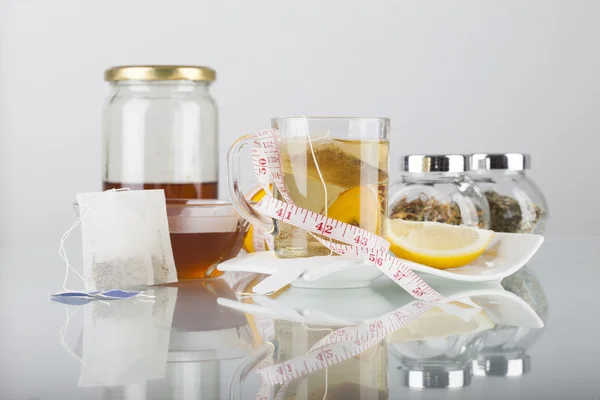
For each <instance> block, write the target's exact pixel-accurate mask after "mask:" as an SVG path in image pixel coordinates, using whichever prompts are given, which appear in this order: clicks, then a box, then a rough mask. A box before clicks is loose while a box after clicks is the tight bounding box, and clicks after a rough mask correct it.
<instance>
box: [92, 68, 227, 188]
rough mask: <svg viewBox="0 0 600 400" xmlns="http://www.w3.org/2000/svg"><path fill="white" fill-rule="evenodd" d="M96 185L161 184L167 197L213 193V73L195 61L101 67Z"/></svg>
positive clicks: (215, 178)
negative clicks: (104, 91) (104, 86)
mask: <svg viewBox="0 0 600 400" xmlns="http://www.w3.org/2000/svg"><path fill="white" fill-rule="evenodd" d="M104 78H105V80H106V81H108V82H109V83H110V93H109V95H108V98H107V99H106V102H105V105H104V113H103V187H104V190H107V189H113V188H122V187H128V188H130V189H134V190H135V189H164V191H165V195H166V197H167V198H187V199H211V198H217V195H218V185H217V181H218V163H219V160H218V154H219V148H218V133H217V130H218V117H217V115H218V114H217V105H216V102H215V100H214V98H213V97H212V95H211V94H210V91H209V87H210V84H211V83H212V82H214V80H215V78H216V72H215V71H214V70H213V69H211V68H208V67H202V66H176V65H159V66H156V65H154V66H142V65H137V66H120V67H113V68H110V69H108V70H106V71H105V73H104Z"/></svg>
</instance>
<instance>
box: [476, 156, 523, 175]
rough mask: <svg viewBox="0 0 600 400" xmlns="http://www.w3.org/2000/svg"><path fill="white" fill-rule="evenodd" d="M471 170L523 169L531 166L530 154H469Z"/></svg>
mask: <svg viewBox="0 0 600 400" xmlns="http://www.w3.org/2000/svg"><path fill="white" fill-rule="evenodd" d="M469 164H470V169H471V171H482V170H492V169H504V170H510V171H523V170H525V169H529V168H530V167H531V156H530V155H529V154H521V153H505V154H485V153H476V154H471V160H470V163H469Z"/></svg>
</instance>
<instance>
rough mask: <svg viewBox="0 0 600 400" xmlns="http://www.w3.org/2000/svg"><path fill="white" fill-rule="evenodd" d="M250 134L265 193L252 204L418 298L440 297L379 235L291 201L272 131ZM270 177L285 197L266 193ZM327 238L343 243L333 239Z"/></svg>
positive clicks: (258, 177) (254, 162)
mask: <svg viewBox="0 0 600 400" xmlns="http://www.w3.org/2000/svg"><path fill="white" fill-rule="evenodd" d="M254 135H255V140H254V145H253V146H252V161H253V165H254V173H255V175H256V177H257V179H258V181H259V182H260V184H261V185H262V187H263V188H264V189H265V191H266V193H267V195H266V196H265V197H263V199H262V200H261V201H260V202H259V203H258V204H257V205H256V206H255V209H256V210H257V211H258V212H260V213H261V214H263V215H267V216H269V217H271V218H274V219H276V220H279V221H282V222H285V223H288V224H290V225H293V226H296V227H298V228H301V229H303V230H305V231H308V232H311V233H312V234H313V236H314V237H315V238H317V239H318V240H319V241H320V242H321V243H322V244H323V245H324V246H326V247H328V248H329V249H331V250H332V251H333V252H335V253H337V254H342V255H343V254H346V255H353V256H356V257H357V258H361V259H364V260H366V261H368V262H370V263H371V264H373V265H374V266H375V267H377V268H378V269H379V270H381V271H382V272H383V273H384V274H385V275H387V276H388V277H389V278H391V279H392V280H393V281H394V282H396V283H397V284H398V285H399V286H401V287H402V288H404V289H405V290H406V291H407V292H408V293H410V294H411V295H412V296H414V297H415V298H417V299H419V300H425V301H432V302H441V301H443V297H442V295H440V294H439V293H437V292H436V291H435V290H433V289H432V288H431V287H430V286H429V285H427V284H426V283H425V282H424V281H423V280H422V279H421V278H420V277H419V276H417V274H415V273H414V272H413V271H412V270H411V269H410V268H409V267H408V265H407V264H406V263H405V262H404V261H403V260H401V259H399V258H396V257H394V256H392V255H390V254H388V252H387V251H388V249H389V246H390V244H389V242H388V241H387V240H385V239H384V238H382V237H381V236H378V235H376V234H374V233H371V232H368V231H366V230H364V229H361V228H358V227H356V226H353V225H349V224H346V223H343V222H341V221H337V220H334V219H332V218H327V217H325V216H323V215H320V214H317V213H315V212H312V211H309V210H306V209H303V208H300V207H298V206H296V205H294V202H293V201H292V199H291V197H290V195H289V193H288V191H287V189H286V186H285V183H284V180H283V169H282V167H281V154H280V152H279V146H278V143H277V138H276V133H275V131H273V130H271V129H268V130H263V131H259V132H256V133H255V134H254ZM315 164H316V160H315ZM271 181H272V182H273V183H274V184H275V186H276V187H277V190H278V192H279V193H280V194H281V196H282V197H283V198H284V200H285V201H281V200H276V199H275V198H273V197H272V196H270V195H269V194H268V193H269V190H268V188H269V183H270V182H271ZM316 235H320V236H321V237H319V236H316ZM324 238H327V239H324ZM331 239H335V240H337V241H339V242H342V243H345V244H340V243H334V242H332V241H331ZM271 248H272V247H271Z"/></svg>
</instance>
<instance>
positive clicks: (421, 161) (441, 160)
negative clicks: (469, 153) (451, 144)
mask: <svg viewBox="0 0 600 400" xmlns="http://www.w3.org/2000/svg"><path fill="white" fill-rule="evenodd" d="M468 168H469V159H468V157H466V156H464V155H460V154H438V155H416V154H414V155H409V156H404V157H402V171H403V172H465V171H467V170H468Z"/></svg>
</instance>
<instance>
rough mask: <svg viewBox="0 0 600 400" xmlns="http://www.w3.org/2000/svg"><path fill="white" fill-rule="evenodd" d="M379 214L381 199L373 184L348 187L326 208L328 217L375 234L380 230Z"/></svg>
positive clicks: (380, 213)
mask: <svg viewBox="0 0 600 400" xmlns="http://www.w3.org/2000/svg"><path fill="white" fill-rule="evenodd" d="M381 215H382V212H381V201H380V199H379V194H378V192H377V186H375V185H365V186H357V187H353V188H350V189H348V190H346V191H345V192H343V193H342V194H340V195H339V196H338V198H337V199H335V201H334V202H333V203H332V204H331V206H329V208H328V209H327V216H328V217H329V218H333V219H335V220H338V221H341V222H345V223H346V224H350V225H354V226H358V227H360V228H362V229H365V230H367V231H369V232H373V233H376V234H379V233H380V231H381V229H380V226H381Z"/></svg>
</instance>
